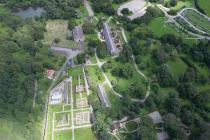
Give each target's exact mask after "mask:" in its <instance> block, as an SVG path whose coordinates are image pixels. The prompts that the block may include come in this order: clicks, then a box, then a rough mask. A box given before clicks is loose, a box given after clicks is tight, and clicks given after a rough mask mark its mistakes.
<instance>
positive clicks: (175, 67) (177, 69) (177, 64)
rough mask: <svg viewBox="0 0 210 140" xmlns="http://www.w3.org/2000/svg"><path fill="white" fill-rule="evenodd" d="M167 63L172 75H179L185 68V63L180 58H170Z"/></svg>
mask: <svg viewBox="0 0 210 140" xmlns="http://www.w3.org/2000/svg"><path fill="white" fill-rule="evenodd" d="M167 64H168V66H169V68H170V71H171V72H172V74H173V75H177V76H181V75H183V74H184V72H185V71H186V69H187V65H186V64H185V63H184V62H183V61H182V60H181V59H180V58H177V59H175V61H172V60H170V61H168V62H167Z"/></svg>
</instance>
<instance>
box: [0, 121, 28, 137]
mask: <svg viewBox="0 0 210 140" xmlns="http://www.w3.org/2000/svg"><path fill="white" fill-rule="evenodd" d="M0 126H1V127H0V139H1V140H26V138H24V135H25V134H27V129H26V128H25V127H24V124H22V123H20V122H18V121H14V120H12V119H11V120H10V119H0ZM11 132H12V134H11Z"/></svg>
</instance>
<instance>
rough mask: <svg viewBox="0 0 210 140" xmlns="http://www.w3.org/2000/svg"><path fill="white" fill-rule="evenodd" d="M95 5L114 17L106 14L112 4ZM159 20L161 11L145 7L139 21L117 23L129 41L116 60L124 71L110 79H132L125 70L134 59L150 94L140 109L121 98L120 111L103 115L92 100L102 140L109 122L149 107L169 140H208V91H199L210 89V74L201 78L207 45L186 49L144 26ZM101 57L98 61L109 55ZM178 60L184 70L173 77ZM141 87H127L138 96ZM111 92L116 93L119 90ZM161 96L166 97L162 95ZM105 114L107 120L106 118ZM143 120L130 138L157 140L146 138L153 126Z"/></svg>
mask: <svg viewBox="0 0 210 140" xmlns="http://www.w3.org/2000/svg"><path fill="white" fill-rule="evenodd" d="M94 2H95V4H98V5H99V6H97V5H95V10H96V11H98V12H99V10H97V8H98V9H101V8H102V7H103V12H104V13H105V14H107V15H110V14H112V12H111V13H110V11H112V10H110V8H111V7H109V5H111V2H110V1H103V2H102V1H100V2H99V1H94ZM106 7H107V8H106ZM107 11H109V12H107ZM113 12H114V11H113ZM162 16H163V13H162V12H161V11H160V10H159V9H157V8H155V7H149V8H148V9H147V13H146V14H145V15H144V16H143V17H141V18H138V19H136V20H134V21H133V22H131V21H129V20H127V19H126V17H118V20H120V22H122V23H123V25H124V26H125V27H126V30H128V31H129V33H130V41H129V43H128V44H126V45H125V46H124V50H123V51H122V52H121V53H120V55H119V58H118V59H117V61H119V62H120V63H123V64H124V66H123V67H118V68H116V69H114V70H113V71H112V74H113V75H114V76H117V77H121V78H125V79H126V78H128V77H130V76H132V71H133V69H132V68H131V67H130V66H129V63H131V61H132V59H131V55H132V54H134V55H135V58H136V63H137V64H138V66H139V69H141V70H145V71H146V74H147V76H148V77H149V81H148V82H149V83H150V85H151V88H152V91H151V95H150V97H149V98H148V100H147V101H146V102H145V103H144V104H143V105H142V104H135V103H132V102H131V101H130V97H124V98H123V99H122V100H121V102H122V104H120V105H119V106H122V108H121V109H120V110H114V109H113V108H112V109H111V110H104V109H103V108H100V106H99V105H97V102H96V101H93V100H91V102H93V104H94V109H95V111H96V119H97V125H96V130H97V131H98V134H99V137H100V138H101V139H105V140H106V139H107V140H108V139H109V136H108V135H107V134H106V132H107V131H106V128H107V127H108V126H110V119H111V120H112V119H114V118H117V119H119V118H121V117H122V116H123V115H128V116H130V117H131V118H132V117H134V116H135V114H138V113H139V110H138V109H139V108H142V109H143V108H147V109H149V110H150V111H154V110H159V111H160V113H161V114H162V115H163V117H164V120H165V123H164V128H165V130H166V131H167V132H168V133H169V135H170V138H171V139H173V140H175V139H177V140H208V139H209V138H210V133H209V129H210V123H209V121H210V117H209V116H210V108H209V102H210V94H209V92H210V90H209V88H202V87H204V86H207V87H208V86H209V84H210V73H209V72H208V73H207V74H204V73H202V72H201V70H200V69H202V68H207V70H208V71H209V68H210V64H209V62H210V42H209V41H207V40H202V41H198V42H197V44H193V45H189V44H187V43H184V40H183V39H182V38H181V37H178V36H175V35H173V34H166V35H164V36H162V37H157V36H156V35H154V34H153V33H152V32H151V31H150V29H148V28H147V26H146V25H147V24H149V23H150V22H151V20H152V19H153V18H156V17H162ZM155 46H158V47H155ZM99 48H100V47H99ZM127 48H128V49H127ZM130 48H132V50H131V49H130ZM99 50H101V51H99V52H98V55H99V56H101V55H100V54H101V52H103V51H102V49H101V48H100V49H99ZM102 54H103V55H102V58H103V57H106V55H107V54H105V53H102ZM148 56H150V60H149V61H148V60H147V61H144V57H146V58H147V57H148ZM177 60H181V61H183V62H184V63H185V64H186V65H187V66H186V67H187V68H186V69H185V70H184V71H183V72H182V74H179V75H177V74H174V73H173V72H172V70H171V69H170V68H169V66H168V63H169V62H170V61H174V62H175V61H177ZM110 64H111V63H110ZM110 67H112V66H111V65H109V62H108V63H106V64H105V65H104V66H103V70H104V71H106V70H107V69H109V68H110ZM139 85H140V83H137V84H136V85H133V86H132V85H131V87H130V92H133V93H135V94H136V95H138V93H142V89H141V87H139ZM168 89H170V90H168ZM115 90H116V91H118V90H117V88H115ZM163 91H164V93H162V92H163ZM159 94H165V95H164V96H162V95H159ZM139 97H142V96H141V95H140V96H139ZM140 112H141V109H140ZM104 114H106V115H105V116H104ZM122 114H123V115H122ZM106 116H107V117H106ZM144 121H145V123H143V124H142V126H141V128H140V131H139V132H138V133H136V134H134V135H135V136H133V139H141V140H151V139H155V135H153V134H151V133H150V132H151V131H153V130H154V126H152V123H151V122H150V120H147V119H146V120H144ZM184 126H185V127H187V128H188V129H189V130H190V135H189V136H187V134H186V133H185V131H183V127H184Z"/></svg>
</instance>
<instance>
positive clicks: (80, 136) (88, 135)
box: [75, 128, 96, 140]
mask: <svg viewBox="0 0 210 140" xmlns="http://www.w3.org/2000/svg"><path fill="white" fill-rule="evenodd" d="M75 140H96V138H95V136H94V134H93V132H92V130H91V128H81V129H76V130H75Z"/></svg>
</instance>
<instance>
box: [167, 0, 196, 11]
mask: <svg viewBox="0 0 210 140" xmlns="http://www.w3.org/2000/svg"><path fill="white" fill-rule="evenodd" d="M193 3H194V2H193V0H185V1H181V0H178V1H177V4H176V6H174V7H171V9H172V10H180V9H182V8H184V7H191V6H193Z"/></svg>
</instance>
